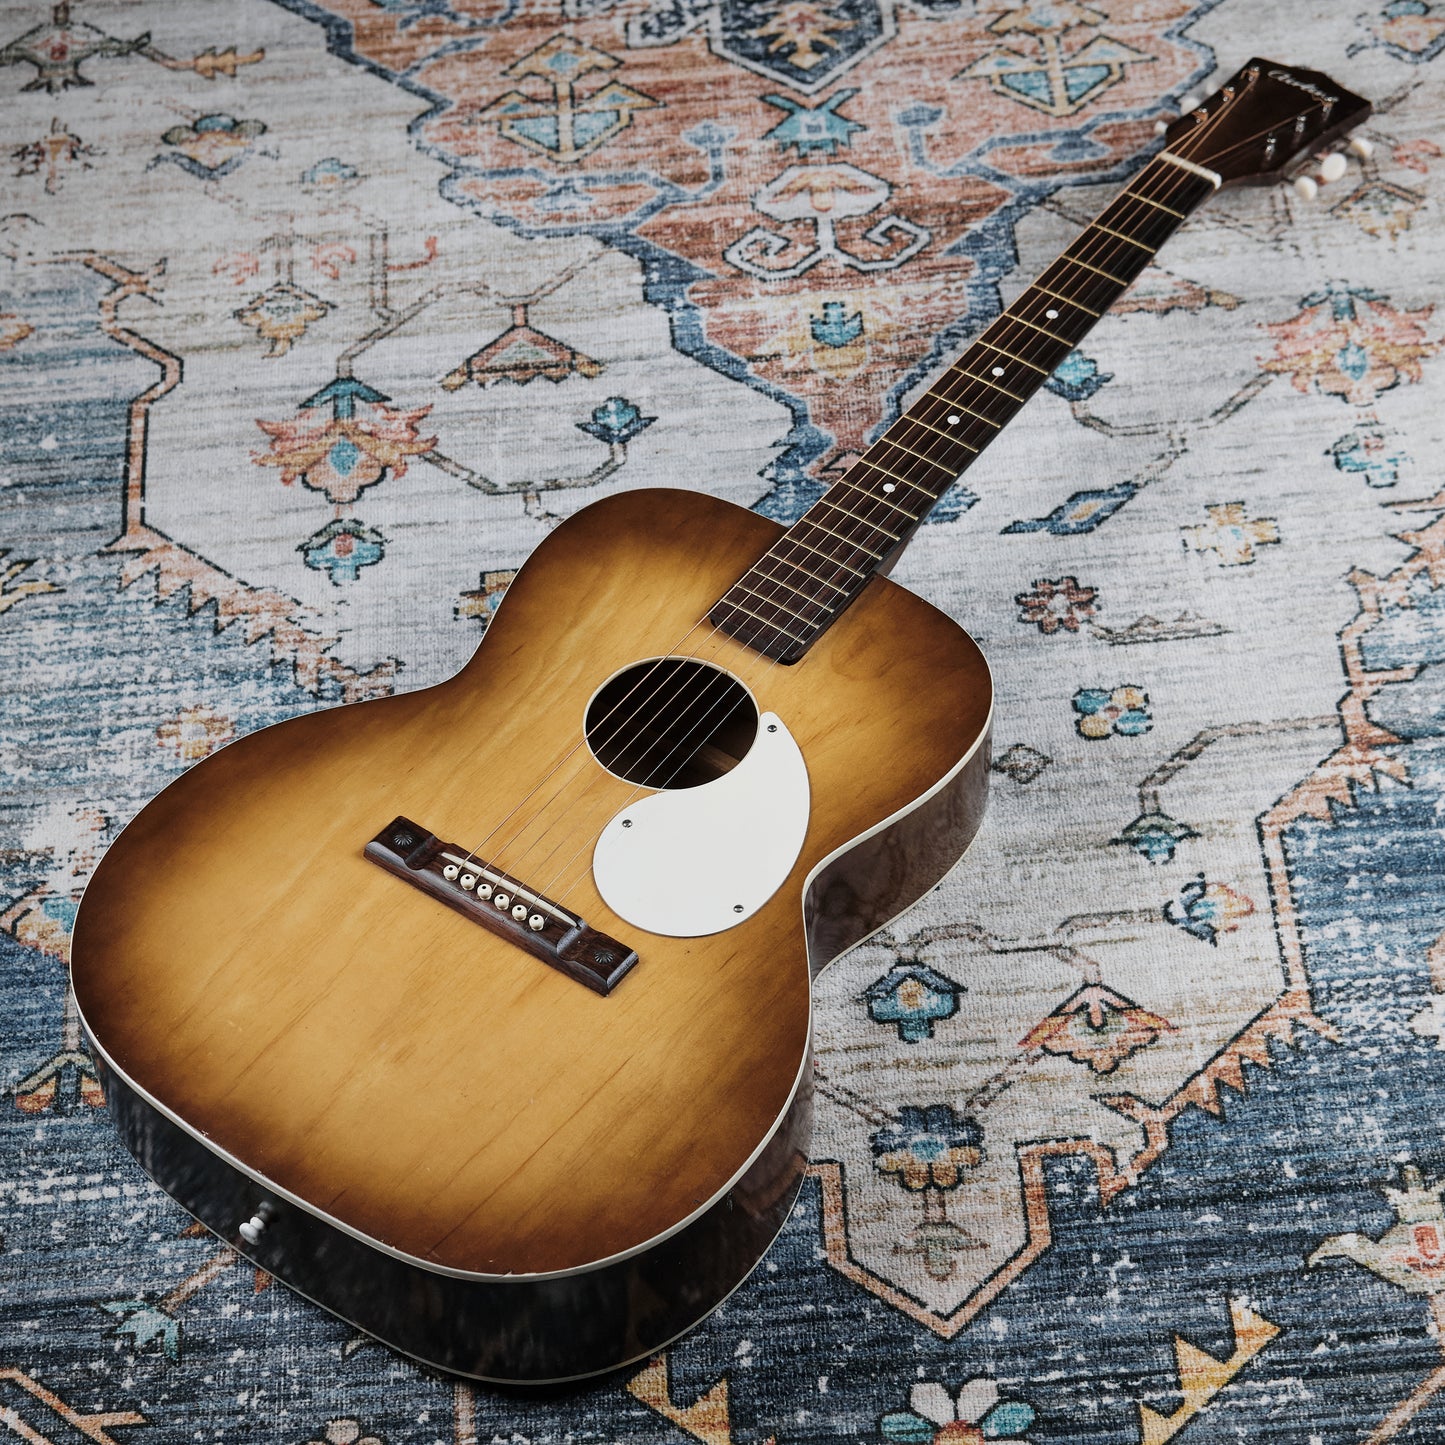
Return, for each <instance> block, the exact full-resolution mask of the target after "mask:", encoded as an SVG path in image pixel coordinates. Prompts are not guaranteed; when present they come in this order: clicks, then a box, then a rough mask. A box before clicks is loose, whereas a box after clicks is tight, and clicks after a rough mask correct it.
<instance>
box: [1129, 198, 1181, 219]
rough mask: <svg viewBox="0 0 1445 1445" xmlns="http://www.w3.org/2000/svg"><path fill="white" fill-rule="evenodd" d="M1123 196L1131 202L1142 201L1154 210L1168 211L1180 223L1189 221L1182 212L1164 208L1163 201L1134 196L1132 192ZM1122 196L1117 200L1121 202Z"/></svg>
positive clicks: (1171, 207)
mask: <svg viewBox="0 0 1445 1445" xmlns="http://www.w3.org/2000/svg"><path fill="white" fill-rule="evenodd" d="M1124 196H1128V198H1129V199H1130V200H1131V201H1143V202H1144V204H1145V205H1146V206H1153V207H1154V208H1155V209H1156V210H1160V211H1168V212H1169V214H1170V215H1171V216H1177V217H1178V218H1179V220H1181V221H1187V220H1188V219H1189V217H1188V216H1187V215H1185V213H1184V212H1183V211H1176V210H1175V209H1174V207H1173V206H1166V205H1165V204H1164V202H1163V201H1156V200H1153V199H1152V198H1151V197H1149V196H1140V195H1135V194H1134V193H1133V192H1132V191H1125V192H1124ZM1124 196H1120V197H1119V199H1120V200H1123V199H1124Z"/></svg>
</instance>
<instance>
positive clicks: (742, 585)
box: [723, 581, 837, 627]
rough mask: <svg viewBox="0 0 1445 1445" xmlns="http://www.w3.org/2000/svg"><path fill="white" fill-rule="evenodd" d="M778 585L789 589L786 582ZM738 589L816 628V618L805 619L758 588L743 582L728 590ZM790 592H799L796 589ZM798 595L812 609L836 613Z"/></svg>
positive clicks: (796, 611)
mask: <svg viewBox="0 0 1445 1445" xmlns="http://www.w3.org/2000/svg"><path fill="white" fill-rule="evenodd" d="M778 585H779V586H780V587H787V585H788V584H787V583H786V582H780V583H779V584H778ZM738 588H742V590H743V591H744V592H746V593H747V594H748V596H749V597H756V598H757V599H758V601H759V602H766V603H767V604H768V606H769V607H776V608H778V609H779V610H780V611H782V612H786V613H787V614H788V615H789V616H790V617H796V618H797V619H798V621H799V622H802V623H806V624H807V625H808V626H809V627H812V626H814V625H815V624H816V623H817V621H818V619H817V618H816V617H804V616H803V614H802V613H801V612H799V611H798V610H797V609H796V608H793V607H789V606H788V605H787V603H785V602H779V601H778V599H777V598H776V597H764V596H763V594H762V593H761V592H759V591H758V590H757V589H756V588H753V587H749V586H747V585H746V584H745V583H743V582H741V581H738V582H734V583H733V585H732V586H731V587H729V588H728V591H729V592H733V591H735V590H737V589H738ZM789 590H790V591H794V592H797V588H796V587H794V588H791V589H789ZM798 595H799V596H800V597H803V598H804V600H805V601H806V602H807V603H808V605H809V606H810V607H821V608H822V609H823V611H824V612H834V611H836V610H837V609H836V608H833V607H828V606H826V605H825V604H824V603H822V602H818V601H815V600H814V599H813V598H811V597H807V596H805V594H803V593H798ZM723 601H724V602H726V601H727V598H726V597H724V598H723Z"/></svg>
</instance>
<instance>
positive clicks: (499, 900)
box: [492, 893, 512, 913]
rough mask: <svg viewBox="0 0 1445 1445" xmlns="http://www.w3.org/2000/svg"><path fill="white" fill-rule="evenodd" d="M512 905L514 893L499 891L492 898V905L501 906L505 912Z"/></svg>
mask: <svg viewBox="0 0 1445 1445" xmlns="http://www.w3.org/2000/svg"><path fill="white" fill-rule="evenodd" d="M511 905H512V895H511V894H510V893H499V894H497V896H496V897H495V898H493V899H492V906H493V907H494V908H500V909H501V910H502V912H503V913H505V912H506V911H507V909H508V908H510V907H511Z"/></svg>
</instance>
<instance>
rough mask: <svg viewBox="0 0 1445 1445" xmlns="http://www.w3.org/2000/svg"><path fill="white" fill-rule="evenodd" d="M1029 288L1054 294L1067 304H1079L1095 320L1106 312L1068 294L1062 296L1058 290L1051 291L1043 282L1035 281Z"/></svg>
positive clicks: (1047, 294) (1053, 295)
mask: <svg viewBox="0 0 1445 1445" xmlns="http://www.w3.org/2000/svg"><path fill="white" fill-rule="evenodd" d="M1029 289H1030V290H1031V291H1042V292H1043V293H1044V295H1045V296H1052V297H1053V298H1054V300H1055V301H1062V302H1063V303H1064V305H1065V306H1077V307H1078V308H1079V310H1080V311H1086V312H1088V314H1089V315H1090V316H1092V317H1093V318H1094V320H1095V321H1097V320H1098V319H1099V318H1100V317H1101V316H1102V315H1103V314H1104V313H1103V312H1102V311H1095V310H1094V309H1093V308H1092V307H1089V306H1085V305H1084V303H1083V302H1082V301H1075V300H1073V299H1072V298H1071V297H1068V296H1060V295H1059V293H1058V292H1057V291H1050V290H1049V288H1048V287H1047V286H1045V285H1043V284H1041V283H1040V282H1038V281H1035V282H1034V283H1033V284H1032V285H1031V286H1030V287H1029Z"/></svg>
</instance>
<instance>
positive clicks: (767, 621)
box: [709, 151, 1219, 663]
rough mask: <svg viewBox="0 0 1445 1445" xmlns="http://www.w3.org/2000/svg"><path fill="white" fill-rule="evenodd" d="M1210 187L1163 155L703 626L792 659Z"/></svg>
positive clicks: (1213, 184) (881, 564)
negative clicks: (706, 624) (714, 627)
mask: <svg viewBox="0 0 1445 1445" xmlns="http://www.w3.org/2000/svg"><path fill="white" fill-rule="evenodd" d="M1218 184H1219V177H1218V176H1216V175H1215V174H1214V173H1213V172H1211V171H1208V170H1206V169H1204V168H1203V167H1201V166H1197V165H1195V164H1193V163H1192V162H1190V161H1186V160H1184V159H1182V158H1181V157H1178V156H1174V155H1172V154H1171V153H1170V152H1168V151H1164V152H1161V153H1160V154H1159V155H1158V156H1156V157H1155V158H1154V159H1153V160H1152V161H1150V162H1149V164H1148V165H1147V166H1145V167H1144V168H1143V170H1141V171H1140V172H1139V174H1138V175H1137V176H1136V177H1135V178H1134V180H1133V181H1132V182H1131V184H1130V185H1129V186H1128V187H1127V188H1126V189H1125V190H1124V191H1122V192H1121V193H1120V194H1119V195H1118V196H1117V197H1115V199H1114V200H1113V201H1112V202H1110V204H1109V205H1108V206H1107V207H1106V208H1105V210H1104V211H1103V212H1102V213H1101V214H1100V215H1099V217H1098V218H1097V219H1096V220H1095V221H1094V222H1093V223H1092V224H1091V225H1090V226H1088V228H1087V229H1085V230H1084V231H1083V232H1082V233H1081V234H1080V235H1079V236H1078V238H1077V239H1076V240H1075V241H1074V242H1073V244H1072V245H1070V246H1069V248H1068V249H1067V250H1066V251H1065V252H1064V253H1063V255H1062V256H1060V257H1059V258H1058V260H1056V261H1055V262H1053V264H1052V265H1050V266H1049V267H1048V269H1047V270H1045V271H1044V273H1043V274H1042V275H1041V276H1039V278H1038V279H1037V280H1036V281H1034V282H1033V284H1032V285H1030V286H1028V287H1027V288H1026V289H1025V290H1024V291H1023V293H1022V294H1021V295H1020V296H1019V297H1018V299H1017V300H1016V301H1015V302H1014V303H1013V305H1012V306H1010V307H1009V308H1008V310H1006V311H1005V312H1003V313H1002V314H1001V315H1000V316H998V317H997V318H996V319H995V320H994V321H992V322H991V323H990V324H989V325H988V326H987V327H986V328H985V329H984V331H983V333H982V334H981V335H980V336H979V337H978V339H977V340H976V341H974V342H973V344H972V345H971V346H970V347H969V348H968V350H967V351H965V352H964V353H963V355H962V356H960V357H959V358H958V359H957V360H956V361H954V362H953V364H952V365H951V366H949V367H948V369H947V370H946V371H944V372H943V373H942V374H941V375H940V376H939V377H938V378H937V379H936V380H935V381H934V383H933V385H932V386H930V387H929V388H928V390H927V391H925V392H924V393H923V395H922V396H920V397H919V398H918V399H917V400H916V401H915V402H914V403H913V405H912V406H910V407H909V408H908V410H907V411H905V412H904V413H903V414H902V415H901V416H900V417H899V418H898V419H897V420H896V421H895V422H893V423H892V425H891V426H889V427H888V429H887V430H886V431H885V432H884V433H883V435H882V436H880V437H879V438H878V439H877V441H875V442H874V443H873V444H872V445H871V446H870V447H869V448H868V450H867V451H866V452H864V453H863V454H862V456H860V457H859V458H858V459H857V460H856V461H855V462H854V463H853V465H852V466H851V467H849V469H848V472H847V474H846V475H845V476H844V477H842V478H841V479H840V480H839V481H837V482H835V483H834V484H833V485H832V486H831V487H829V488H828V490H827V491H826V492H825V493H824V494H823V496H821V497H820V498H819V499H818V500H817V501H816V502H814V503H813V505H812V506H811V507H809V508H808V510H807V511H806V512H805V513H804V514H803V515H802V516H801V517H800V518H799V519H798V520H797V521H796V522H795V523H794V524H793V525H792V526H791V527H789V528H788V530H787V531H786V532H785V533H784V534H783V535H782V536H781V537H780V538H779V539H778V540H777V541H776V542H775V543H774V544H773V545H772V546H771V547H770V548H769V549H768V550H767V552H765V553H764V554H763V556H762V557H760V558H759V559H758V561H757V562H755V563H754V564H753V566H752V567H750V568H749V569H748V571H747V572H745V573H744V574H743V576H741V577H740V578H739V579H738V580H737V582H736V583H734V584H733V586H732V587H731V588H729V590H728V591H727V593H726V594H725V595H724V596H723V598H722V599H721V600H720V601H719V602H718V603H717V604H716V606H714V607H713V609H712V611H711V612H710V613H709V620H710V621H711V622H713V623H714V624H715V625H716V626H718V627H719V628H721V629H722V630H723V631H725V632H727V633H729V634H731V635H732V636H734V637H736V638H737V639H738V640H739V641H740V642H743V643H745V644H746V645H747V646H749V647H751V648H753V649H754V650H755V651H757V652H761V653H764V654H765V655H767V656H769V657H773V658H776V659H778V660H779V661H781V662H785V663H787V662H796V661H797V660H798V658H800V657H801V656H802V655H803V654H804V653H805V652H806V651H807V649H808V648H809V647H810V646H811V645H812V643H813V642H814V641H815V640H816V639H817V638H818V637H819V636H821V635H822V633H823V632H824V631H825V630H826V629H827V628H828V627H829V626H831V624H832V623H833V622H834V621H836V620H837V618H838V617H839V616H840V615H841V614H842V612H843V611H844V610H845V609H846V608H847V606H848V605H849V604H850V603H851V602H852V601H853V600H854V598H856V597H857V595H858V594H859V592H861V591H862V589H863V587H864V586H865V585H866V584H867V582H868V581H869V579H870V578H871V577H873V576H874V575H875V573H878V572H879V571H881V570H885V569H886V568H888V567H891V566H892V564H893V562H894V561H896V560H897V557H898V554H899V553H900V552H901V551H902V549H903V547H904V546H905V545H906V544H907V542H908V540H909V539H910V538H911V537H912V535H913V533H914V532H915V531H916V530H917V529H918V527H919V526H920V525H921V524H922V522H923V520H924V518H925V517H927V515H928V513H929V512H930V511H931V510H932V508H933V506H934V504H935V503H936V502H937V501H938V499H939V498H940V497H941V496H942V495H943V494H944V492H946V491H947V490H948V488H949V487H951V486H952V485H953V483H954V482H955V481H956V480H957V479H958V477H959V476H961V475H962V474H963V473H964V472H965V471H967V469H968V468H969V467H970V466H971V465H972V464H973V463H974V461H975V460H976V459H977V458H978V457H979V455H980V454H981V453H982V452H983V450H984V448H985V447H987V446H988V444H989V443H990V442H991V441H992V440H993V439H994V438H995V437H996V436H997V435H998V434H999V432H1001V431H1002V430H1003V428H1004V427H1005V426H1007V425H1008V423H1009V422H1010V421H1012V420H1013V418H1014V416H1015V415H1017V413H1018V412H1019V411H1020V409H1021V408H1022V407H1023V405H1024V403H1025V402H1027V401H1028V399H1029V398H1030V397H1031V396H1032V395H1033V394H1034V392H1036V391H1037V390H1038V389H1039V387H1041V386H1042V385H1043V384H1044V382H1045V381H1047V380H1048V378H1049V377H1050V376H1051V375H1052V374H1053V372H1054V369H1055V368H1056V367H1057V366H1058V365H1059V363H1060V362H1061V361H1063V359H1064V358H1065V357H1066V356H1067V355H1068V354H1069V352H1070V351H1072V350H1073V349H1074V347H1075V346H1077V345H1078V343H1079V342H1080V341H1082V340H1083V339H1084V337H1085V336H1087V335H1088V333H1089V331H1090V329H1091V328H1092V327H1093V325H1094V323H1095V322H1096V321H1098V319H1099V318H1100V317H1101V316H1102V315H1103V314H1104V313H1105V312H1106V311H1107V310H1108V309H1109V308H1110V306H1112V305H1113V304H1114V302H1115V301H1117V300H1118V298H1119V297H1120V296H1121V295H1122V294H1123V293H1124V291H1125V290H1127V289H1128V287H1129V286H1130V284H1131V283H1132V282H1133V281H1134V279H1135V277H1137V276H1138V275H1139V273H1140V272H1141V271H1142V270H1143V269H1144V267H1145V266H1147V265H1148V264H1149V262H1150V260H1151V259H1152V258H1153V256H1154V253H1155V252H1156V251H1157V250H1158V249H1159V248H1160V247H1161V246H1162V245H1163V244H1164V242H1165V241H1166V240H1167V239H1168V238H1169V237H1170V236H1171V235H1172V234H1173V233H1174V231H1175V230H1177V229H1178V227H1179V226H1181V225H1182V224H1183V223H1184V221H1185V220H1186V219H1187V218H1188V216H1189V215H1190V213H1191V212H1192V211H1193V210H1194V208H1195V207H1196V206H1198V205H1199V204H1200V203H1201V202H1202V201H1203V200H1204V199H1205V198H1206V197H1208V196H1210V195H1212V194H1213V193H1214V191H1215V190H1216V189H1217V187H1218Z"/></svg>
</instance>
